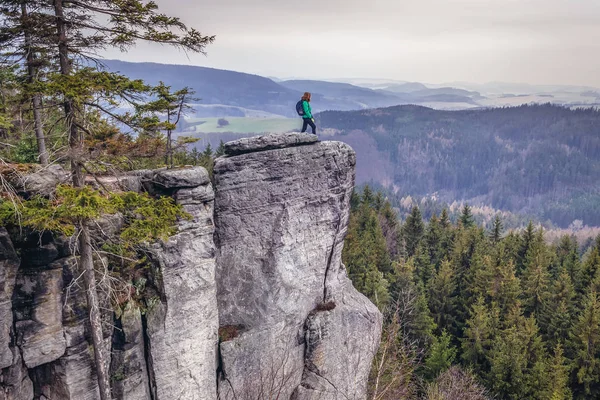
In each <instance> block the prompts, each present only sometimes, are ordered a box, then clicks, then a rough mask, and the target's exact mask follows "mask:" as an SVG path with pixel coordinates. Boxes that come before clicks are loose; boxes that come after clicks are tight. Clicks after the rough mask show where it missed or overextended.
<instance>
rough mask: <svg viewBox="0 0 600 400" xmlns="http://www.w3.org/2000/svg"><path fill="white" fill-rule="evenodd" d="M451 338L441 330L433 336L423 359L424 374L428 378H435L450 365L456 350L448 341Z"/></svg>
mask: <svg viewBox="0 0 600 400" xmlns="http://www.w3.org/2000/svg"><path fill="white" fill-rule="evenodd" d="M451 339H452V338H451V336H450V335H449V334H448V332H446V331H442V333H441V335H440V336H436V337H434V338H433V343H432V344H431V348H430V350H429V355H428V356H427V358H426V359H425V371H426V373H425V374H426V376H427V377H428V378H429V379H434V378H436V377H437V376H438V375H439V374H440V373H442V372H445V371H447V370H448V368H450V367H451V366H452V364H453V362H454V359H455V358H456V353H457V351H456V348H455V347H454V346H452V344H451V343H450V341H451Z"/></svg>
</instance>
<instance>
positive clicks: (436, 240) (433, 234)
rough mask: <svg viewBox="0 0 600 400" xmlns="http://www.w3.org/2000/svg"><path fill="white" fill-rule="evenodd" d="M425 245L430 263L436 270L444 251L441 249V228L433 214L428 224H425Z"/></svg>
mask: <svg viewBox="0 0 600 400" xmlns="http://www.w3.org/2000/svg"><path fill="white" fill-rule="evenodd" d="M425 245H426V246H427V249H428V251H429V258H430V259H431V263H432V264H433V265H435V267H436V268H438V267H439V265H440V262H441V261H442V257H443V255H444V251H443V248H442V228H441V227H440V222H439V220H438V218H437V215H435V214H433V216H432V217H431V218H430V220H429V224H427V230H426V232H425Z"/></svg>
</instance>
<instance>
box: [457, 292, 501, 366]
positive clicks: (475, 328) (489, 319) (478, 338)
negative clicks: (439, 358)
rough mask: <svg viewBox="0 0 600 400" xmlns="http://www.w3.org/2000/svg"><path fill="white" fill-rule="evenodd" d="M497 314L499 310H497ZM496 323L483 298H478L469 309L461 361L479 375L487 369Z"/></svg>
mask: <svg viewBox="0 0 600 400" xmlns="http://www.w3.org/2000/svg"><path fill="white" fill-rule="evenodd" d="M497 312H499V310H497ZM497 327H498V322H497V321H495V318H494V316H493V314H492V313H490V310H489V309H488V307H487V305H486V304H485V300H484V298H483V296H481V297H479V298H478V299H477V301H476V302H475V304H473V307H472V308H471V313H470V317H469V319H468V320H467V323H466V329H465V333H464V338H463V340H462V359H463V360H464V361H465V362H466V363H467V364H468V365H469V366H471V367H473V368H474V369H475V370H476V371H479V373H480V374H483V373H485V372H486V371H488V369H489V364H488V361H487V357H488V354H489V352H490V349H491V346H492V343H493V339H494V337H495V331H496V328H497Z"/></svg>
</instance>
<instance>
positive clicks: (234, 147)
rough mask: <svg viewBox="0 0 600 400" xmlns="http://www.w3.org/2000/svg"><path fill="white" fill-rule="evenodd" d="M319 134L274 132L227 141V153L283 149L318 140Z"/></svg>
mask: <svg viewBox="0 0 600 400" xmlns="http://www.w3.org/2000/svg"><path fill="white" fill-rule="evenodd" d="M317 141H318V139H317V135H312V134H309V133H298V132H292V133H274V134H270V135H262V136H253V137H249V138H242V139H238V140H234V141H232V142H227V143H225V154H226V155H228V156H235V155H238V154H244V153H252V152H255V151H262V150H271V149H283V148H286V147H294V146H301V145H305V144H311V143H315V142H317Z"/></svg>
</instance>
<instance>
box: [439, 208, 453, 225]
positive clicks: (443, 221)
mask: <svg viewBox="0 0 600 400" xmlns="http://www.w3.org/2000/svg"><path fill="white" fill-rule="evenodd" d="M440 226H441V227H442V229H450V227H451V226H452V223H451V222H450V216H449V215H448V209H447V208H444V209H443V210H442V214H441V215H440Z"/></svg>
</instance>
